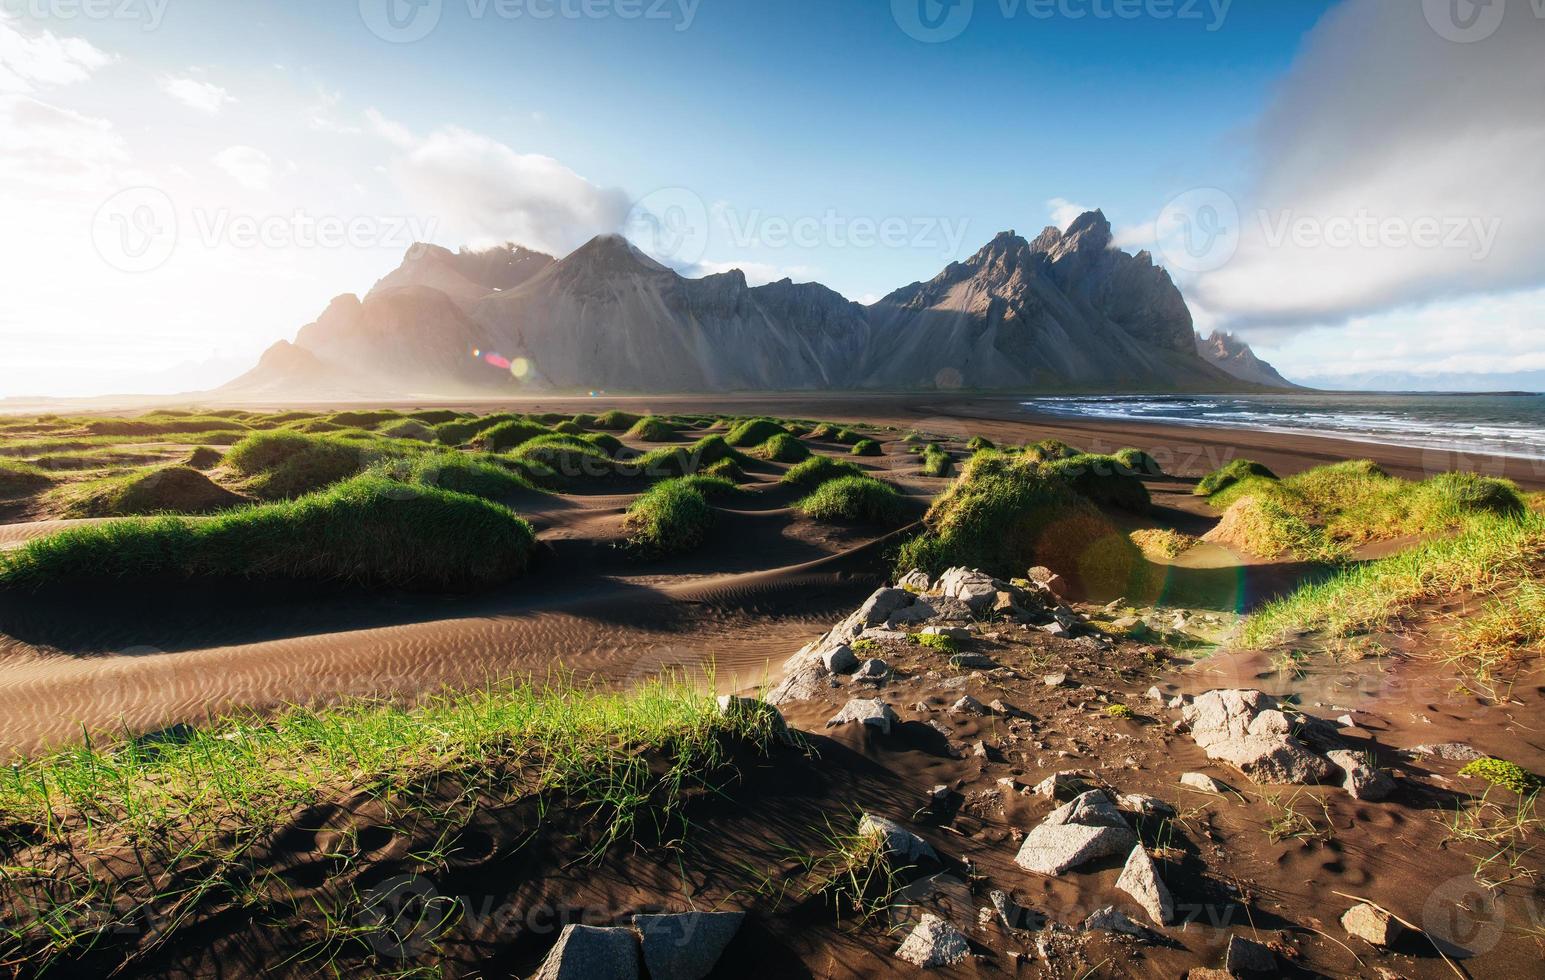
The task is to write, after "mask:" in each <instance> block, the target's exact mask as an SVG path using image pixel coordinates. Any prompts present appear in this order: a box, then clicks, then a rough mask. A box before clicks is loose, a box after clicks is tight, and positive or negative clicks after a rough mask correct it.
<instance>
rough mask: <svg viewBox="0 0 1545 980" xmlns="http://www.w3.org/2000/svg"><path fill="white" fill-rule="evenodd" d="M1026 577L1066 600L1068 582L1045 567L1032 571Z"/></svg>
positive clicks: (1040, 566)
mask: <svg viewBox="0 0 1545 980" xmlns="http://www.w3.org/2000/svg"><path fill="white" fill-rule="evenodd" d="M1025 577H1026V578H1028V579H1029V580H1030V581H1031V582H1034V583H1035V584H1036V585H1038V586H1040V587H1041V588H1043V589H1045V590H1046V591H1047V592H1050V593H1051V594H1052V595H1054V596H1056V597H1058V598H1059V599H1065V598H1067V596H1068V583H1067V580H1066V579H1064V578H1063V577H1062V576H1061V575H1058V574H1057V573H1056V572H1054V571H1052V570H1051V569H1049V568H1047V567H1045V566H1043V565H1037V566H1035V567H1034V568H1032V569H1030V570H1029V571H1028V572H1026V573H1025Z"/></svg>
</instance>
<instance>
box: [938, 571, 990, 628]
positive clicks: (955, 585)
mask: <svg viewBox="0 0 1545 980" xmlns="http://www.w3.org/2000/svg"><path fill="white" fill-rule="evenodd" d="M936 588H937V589H938V591H939V593H940V594H941V595H943V596H944V597H945V598H948V599H958V600H960V601H961V602H963V603H965V604H966V608H968V609H970V610H971V614H972V615H973V616H978V617H981V616H986V615H987V614H988V613H990V612H992V607H993V603H995V602H996V601H997V599H998V591H999V582H998V580H997V579H995V578H993V577H992V576H991V575H988V574H987V573H986V572H981V571H977V570H976V569H972V568H951V569H948V570H946V571H945V573H944V574H943V575H940V576H939V582H938V585H937V586H936Z"/></svg>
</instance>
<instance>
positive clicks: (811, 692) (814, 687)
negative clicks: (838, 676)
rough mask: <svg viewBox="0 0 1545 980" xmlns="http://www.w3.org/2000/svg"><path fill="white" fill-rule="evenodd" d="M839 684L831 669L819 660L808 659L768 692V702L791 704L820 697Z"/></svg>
mask: <svg viewBox="0 0 1545 980" xmlns="http://www.w3.org/2000/svg"><path fill="white" fill-rule="evenodd" d="M836 686H837V682H836V681H835V680H833V679H832V675H831V671H829V670H827V669H826V665H825V664H823V663H821V661H819V660H807V661H805V662H804V663H802V664H800V665H798V666H796V667H794V668H793V669H792V670H790V671H789V672H788V674H786V675H785V676H784V678H783V680H781V681H779V682H778V683H777V684H776V685H774V686H773V688H772V689H771V690H770V691H768V692H767V696H766V701H767V703H768V704H789V703H790V702H793V701H809V700H811V699H812V698H818V697H820V696H821V695H822V694H823V693H825V692H826V691H829V690H831V689H832V688H833V687H836Z"/></svg>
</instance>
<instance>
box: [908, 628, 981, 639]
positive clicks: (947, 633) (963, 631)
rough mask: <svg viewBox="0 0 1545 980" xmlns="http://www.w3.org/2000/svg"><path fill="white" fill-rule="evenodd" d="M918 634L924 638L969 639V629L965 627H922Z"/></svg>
mask: <svg viewBox="0 0 1545 980" xmlns="http://www.w3.org/2000/svg"><path fill="white" fill-rule="evenodd" d="M920 632H921V633H922V634H923V635H924V636H944V637H948V638H949V639H951V640H969V639H971V629H970V628H969V627H966V626H924V627H923V628H922V630H920Z"/></svg>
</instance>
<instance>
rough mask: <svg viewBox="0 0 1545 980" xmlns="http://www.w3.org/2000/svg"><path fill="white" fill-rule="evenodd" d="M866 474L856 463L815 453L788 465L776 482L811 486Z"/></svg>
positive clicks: (796, 485) (795, 485)
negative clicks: (795, 464)
mask: <svg viewBox="0 0 1545 980" xmlns="http://www.w3.org/2000/svg"><path fill="white" fill-rule="evenodd" d="M866 475H867V474H866V473H865V472H864V468H863V467H862V466H859V465H858V464H857V463H849V462H848V461H846V460H839V459H832V458H831V457H830V456H821V455H815V456H811V457H810V458H809V459H807V460H805V461H804V462H803V463H800V464H798V465H797V466H793V467H790V468H789V470H788V472H786V473H784V474H783V477H782V478H781V479H780V480H779V481H778V482H779V483H783V484H786V485H788V486H793V487H805V488H811V487H817V486H820V485H821V484H822V483H825V482H826V481H827V480H836V479H840V478H842V477H845V476H866Z"/></svg>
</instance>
